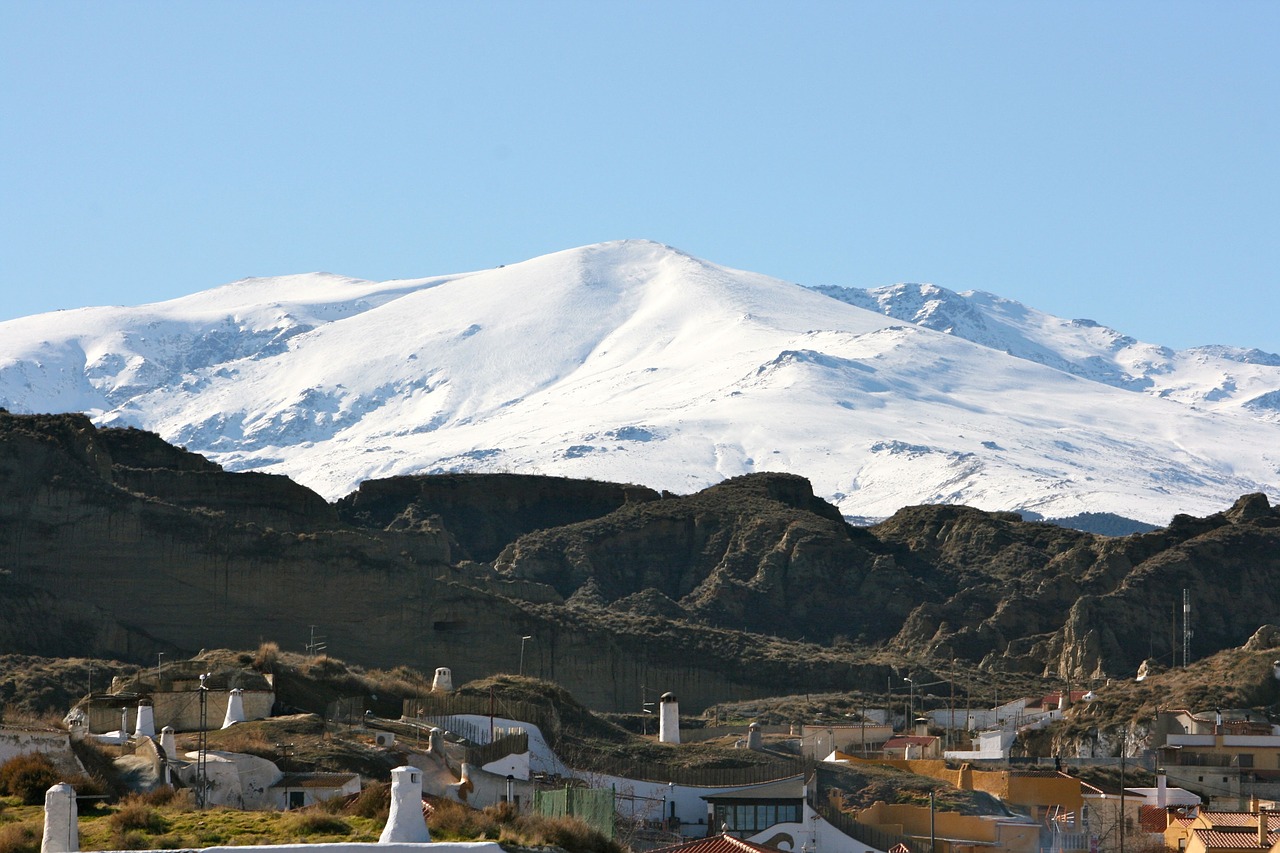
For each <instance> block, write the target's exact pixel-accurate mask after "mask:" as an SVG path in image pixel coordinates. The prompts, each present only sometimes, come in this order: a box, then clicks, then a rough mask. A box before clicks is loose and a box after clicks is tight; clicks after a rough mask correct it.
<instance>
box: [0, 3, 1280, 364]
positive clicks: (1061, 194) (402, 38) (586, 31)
mask: <svg viewBox="0 0 1280 853" xmlns="http://www.w3.org/2000/svg"><path fill="white" fill-rule="evenodd" d="M0 39H2V40H3V50H0V116H3V118H0V162H2V163H3V168H2V171H0V181H2V183H0V234H3V236H2V237H0V243H2V245H0V279H2V280H3V293H4V296H3V300H2V301H0V319H4V318H9V317H15V316H22V315H25V314H31V313H36V312H40V311H47V310H53V309H56V308H67V307H77V306H81V305H91V304H108V303H109V304H138V303H142V302H148V301H154V300H159V299H167V298H171V297H175V296H179V295H183V294H186V293H190V292H194V291H197V290H201V289H205V288H208V287H212V286H215V285H218V284H222V283H225V282H228V281H232V280H235V279H238V278H242V277H245V276H253V275H274V274H282V273H291V272H307V271H312V270H327V271H330V272H337V273H344V274H347V275H352V276H357V277H361V278H370V279H386V278H404V277H417V276H425V275H431V274H437V273H447V272H459V271H464V270H470V269H477V268H482V267H490V266H496V265H498V264H503V263H511V262H514V261H519V260H523V259H525V258H529V257H533V256H536V255H540V254H544V253H546V252H551V251H556V250H559V249H565V248H570V247H572V246H578V245H583V244H586V243H593V242H597V241H600V240H610V239H618V238H623V237H646V238H650V239H654V240H659V241H661V242H664V243H669V244H671V245H673V246H676V247H678V248H681V249H684V250H686V251H688V252H691V253H692V254H695V255H698V256H701V257H704V258H707V259H708V260H712V261H715V262H717V263H722V264H726V265H728V266H733V267H739V268H743V269H750V270H755V271H758V272H764V273H768V274H771V275H776V276H778V277H781V278H785V279H788V280H791V281H797V282H800V283H802V284H841V285H848V286H861V287H869V286H878V285H884V284H892V283H894V282H898V281H931V282H933V283H935V284H938V285H941V286H944V287H948V288H951V289H954V290H965V289H970V288H973V289H982V290H989V291H992V292H995V293H998V294H1000V295H1002V296H1007V297H1009V298H1013V299H1018V300H1020V301H1023V302H1026V303H1028V304H1030V305H1032V306H1034V307H1037V308H1040V309H1042V310H1045V311H1049V312H1051V313H1055V314H1059V315H1062V316H1066V317H1089V318H1091V319H1094V320H1097V321H1099V322H1101V323H1105V324H1107V325H1111V326H1114V327H1116V328H1118V329H1120V330H1121V331H1124V332H1126V333H1128V334H1131V335H1134V336H1135V337H1138V338H1141V339H1143V340H1149V341H1152V342H1156V343H1162V344H1167V345H1170V346H1174V347H1185V346H1193V345H1196V344H1204V343H1231V344H1238V345H1242V346H1257V347H1261V348H1263V349H1266V350H1269V351H1272V352H1280V322H1278V321H1277V318H1278V317H1280V295H1278V294H1280V280H1278V279H1280V276H1278V275H1277V269H1278V266H1280V265H1278V261H1280V213H1278V212H1277V211H1278V209H1280V208H1278V203H1280V177H1278V173H1280V167H1278V166H1277V154H1278V153H1280V63H1278V62H1277V61H1276V49H1277V42H1278V40H1280V4H1277V3H1271V2H1240V3H1234V4H1211V3H1208V2H1199V3H1180V2H1167V1H1165V2H1158V3H1144V2H1126V3H1112V2H1105V3H1104V2H1099V3H1072V4H1058V3H1048V2H1017V3H998V2H981V3H979V2H966V3H943V2H930V3H901V2H894V3H889V2H885V3H877V4H871V3H858V2H840V3H836V2H831V3H821V2H810V3H799V4H782V3H776V2H770V3H752V2H732V3H730V2H710V1H709V0H708V2H693V3H690V2H672V3H666V2H644V3H639V2H637V3H624V2H600V0H592V1H591V2H499V3H495V2H483V0H467V2H457V3H433V2H406V3H395V2H381V3H378V2H373V3H354V2H351V3H330V2H307V3H302V2H297V3H291V2H274V3H271V2H267V3H249V2H225V3H198V2H189V3H169V2H164V3H160V2H128V3H120V2H95V3H87V2H77V3H65V2H41V3H37V2H34V0H23V2H14V1H13V0H0Z"/></svg>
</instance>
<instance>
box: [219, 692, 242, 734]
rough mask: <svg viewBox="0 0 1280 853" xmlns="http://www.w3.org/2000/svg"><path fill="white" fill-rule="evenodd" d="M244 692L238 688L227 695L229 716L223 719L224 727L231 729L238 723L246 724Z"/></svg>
mask: <svg viewBox="0 0 1280 853" xmlns="http://www.w3.org/2000/svg"><path fill="white" fill-rule="evenodd" d="M243 694H244V691H243V690H241V689H240V688H239V687H237V688H236V689H235V690H232V691H231V692H230V693H228V694H227V714H226V716H225V717H223V718H222V727H223V728H224V729H229V728H231V727H232V726H234V725H235V724H236V723H243V722H244V699H243V698H242V696H243Z"/></svg>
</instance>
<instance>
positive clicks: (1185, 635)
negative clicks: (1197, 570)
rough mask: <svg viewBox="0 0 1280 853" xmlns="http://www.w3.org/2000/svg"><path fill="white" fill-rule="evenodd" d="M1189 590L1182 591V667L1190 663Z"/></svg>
mask: <svg viewBox="0 0 1280 853" xmlns="http://www.w3.org/2000/svg"><path fill="white" fill-rule="evenodd" d="M1191 633H1192V632H1191V590H1189V589H1184V590H1182V665H1183V667H1186V666H1187V665H1188V664H1189V663H1190V662H1191Z"/></svg>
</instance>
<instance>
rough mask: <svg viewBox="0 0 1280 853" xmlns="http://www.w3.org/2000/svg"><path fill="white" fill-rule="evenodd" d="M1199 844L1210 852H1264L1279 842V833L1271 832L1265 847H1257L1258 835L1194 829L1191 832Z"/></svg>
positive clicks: (1237, 831)
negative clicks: (1224, 850)
mask: <svg viewBox="0 0 1280 853" xmlns="http://www.w3.org/2000/svg"><path fill="white" fill-rule="evenodd" d="M1192 832H1193V834H1194V835H1195V837H1196V838H1198V839H1200V843H1201V844H1203V845H1204V846H1205V848H1206V849H1210V850H1223V849H1226V850H1264V849H1267V848H1269V847H1271V846H1272V845H1274V844H1275V843H1276V842H1277V841H1280V832H1272V833H1271V834H1270V835H1268V836H1267V847H1266V848H1264V847H1259V846H1258V833H1257V832H1256V831H1255V832H1249V831H1248V830H1240V829H1237V830H1234V831H1233V830H1223V829H1195V830H1192Z"/></svg>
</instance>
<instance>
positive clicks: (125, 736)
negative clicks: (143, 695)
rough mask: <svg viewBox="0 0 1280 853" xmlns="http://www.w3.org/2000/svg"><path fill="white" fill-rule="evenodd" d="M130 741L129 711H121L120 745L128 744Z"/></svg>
mask: <svg viewBox="0 0 1280 853" xmlns="http://www.w3.org/2000/svg"><path fill="white" fill-rule="evenodd" d="M128 741H129V709H128V708H127V707H126V708H121V709H120V743H122V744H123V743H128Z"/></svg>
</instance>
